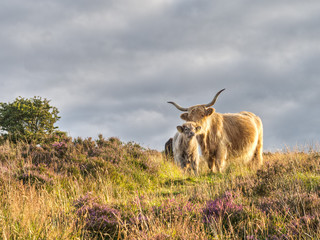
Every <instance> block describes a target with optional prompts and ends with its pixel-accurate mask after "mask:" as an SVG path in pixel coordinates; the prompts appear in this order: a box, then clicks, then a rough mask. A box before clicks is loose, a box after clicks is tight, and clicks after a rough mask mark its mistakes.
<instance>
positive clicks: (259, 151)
mask: <svg viewBox="0 0 320 240" xmlns="http://www.w3.org/2000/svg"><path fill="white" fill-rule="evenodd" d="M262 152H263V138H262V134H260V136H259V139H258V143H257V148H256V152H255V158H256V159H255V161H256V163H257V167H261V166H262V164H263V157H262Z"/></svg>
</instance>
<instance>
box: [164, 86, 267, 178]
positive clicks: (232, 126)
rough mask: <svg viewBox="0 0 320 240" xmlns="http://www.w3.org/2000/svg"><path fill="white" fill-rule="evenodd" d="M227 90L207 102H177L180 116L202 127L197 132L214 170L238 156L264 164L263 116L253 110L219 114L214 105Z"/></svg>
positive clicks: (201, 146) (250, 161) (176, 105)
mask: <svg viewBox="0 0 320 240" xmlns="http://www.w3.org/2000/svg"><path fill="white" fill-rule="evenodd" d="M222 91H224V89H222V90H221V91H219V92H218V93H217V94H216V95H215V97H214V98H213V100H212V101H211V102H210V103H208V104H203V105H195V106H191V107H188V108H183V107H181V106H179V105H178V104H176V103H174V102H168V103H171V104H173V105H174V106H175V107H176V108H177V109H179V110H180V111H184V112H186V113H183V114H181V116H180V117H181V119H183V120H185V121H188V122H189V121H192V122H194V123H196V124H198V125H199V126H201V131H200V132H199V133H198V134H197V141H198V143H199V145H200V148H201V152H202V155H203V157H204V159H205V160H206V161H207V163H208V167H209V169H210V170H211V171H218V172H221V171H223V169H224V167H225V164H226V160H231V159H233V160H234V161H235V160H236V159H239V160H242V161H244V162H245V163H251V164H252V165H253V166H257V167H259V166H261V165H262V164H263V158H262V147H263V127H262V122H261V119H260V118H259V117H258V116H256V115H255V114H253V113H251V112H240V113H225V114H222V113H217V112H216V111H215V109H214V108H211V106H213V105H214V104H215V102H216V100H217V98H218V96H219V94H220V93H221V92H222Z"/></svg>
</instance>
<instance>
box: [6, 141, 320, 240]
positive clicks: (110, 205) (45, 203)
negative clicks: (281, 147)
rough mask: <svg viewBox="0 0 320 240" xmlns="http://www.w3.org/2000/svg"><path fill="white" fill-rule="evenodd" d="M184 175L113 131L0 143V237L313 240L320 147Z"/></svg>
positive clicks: (319, 224) (318, 210)
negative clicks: (256, 165) (256, 166)
mask: <svg viewBox="0 0 320 240" xmlns="http://www.w3.org/2000/svg"><path fill="white" fill-rule="evenodd" d="M264 159H265V164H264V166H263V168H262V169H260V170H257V171H256V170H251V169H249V168H248V167H246V166H242V165H236V164H232V165H230V166H229V167H228V168H227V170H226V172H225V173H224V174H212V173H209V172H208V170H207V167H206V165H205V164H202V166H201V173H200V175H199V176H193V175H188V174H185V173H183V172H182V171H181V170H180V169H179V168H178V167H176V166H175V165H174V164H173V163H171V162H167V161H166V160H165V159H164V158H163V157H162V154H160V153H158V152H156V151H150V150H147V149H143V148H142V147H140V146H139V145H137V144H134V143H122V142H120V141H119V140H118V139H116V138H110V139H108V140H106V139H104V138H103V137H102V136H99V139H97V140H92V139H85V140H83V139H70V138H66V139H61V140H60V141H59V142H58V143H48V144H46V145H43V146H41V147H39V146H32V145H26V144H22V143H20V144H18V145H14V144H11V143H9V142H4V143H2V144H1V145H0V239H159V240H160V239H318V238H320V154H319V153H318V152H317V151H315V150H313V149H309V151H308V152H302V151H298V150H291V151H283V152H276V153H266V154H265V156H264Z"/></svg>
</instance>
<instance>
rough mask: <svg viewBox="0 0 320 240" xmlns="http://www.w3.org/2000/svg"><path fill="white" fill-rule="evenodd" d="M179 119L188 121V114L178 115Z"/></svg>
mask: <svg viewBox="0 0 320 240" xmlns="http://www.w3.org/2000/svg"><path fill="white" fill-rule="evenodd" d="M180 118H181V119H182V120H185V121H189V114H188V113H182V114H181V115H180Z"/></svg>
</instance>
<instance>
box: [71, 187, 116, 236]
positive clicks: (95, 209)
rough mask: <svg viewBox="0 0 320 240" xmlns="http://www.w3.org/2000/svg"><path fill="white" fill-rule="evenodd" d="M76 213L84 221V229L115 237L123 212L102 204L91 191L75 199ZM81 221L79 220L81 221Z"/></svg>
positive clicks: (95, 233) (93, 233)
mask: <svg viewBox="0 0 320 240" xmlns="http://www.w3.org/2000/svg"><path fill="white" fill-rule="evenodd" d="M73 206H74V207H75V211H76V215H77V216H78V218H79V219H81V220H82V221H84V226H83V227H84V229H85V230H86V231H87V234H89V235H93V236H94V235H96V236H101V235H103V236H109V237H110V238H112V239H113V237H115V236H116V235H117V233H118V230H119V222H120V220H121V214H120V212H119V211H118V210H116V209H114V208H112V207H110V206H108V205H106V204H101V203H100V202H99V200H98V199H97V198H96V197H94V196H93V195H92V194H91V193H87V194H86V195H85V196H82V197H80V198H79V199H77V200H76V201H74V203H73ZM80 222H81V221H78V223H80Z"/></svg>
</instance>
